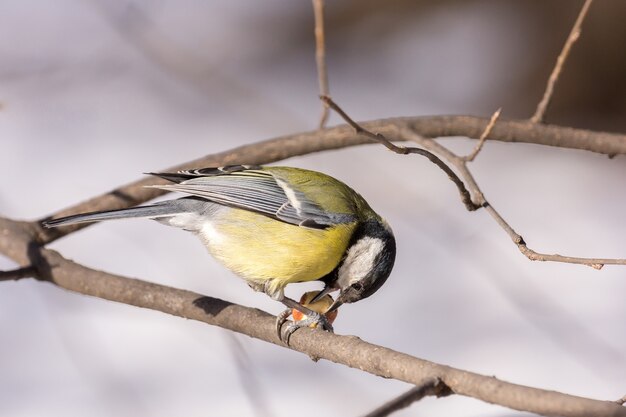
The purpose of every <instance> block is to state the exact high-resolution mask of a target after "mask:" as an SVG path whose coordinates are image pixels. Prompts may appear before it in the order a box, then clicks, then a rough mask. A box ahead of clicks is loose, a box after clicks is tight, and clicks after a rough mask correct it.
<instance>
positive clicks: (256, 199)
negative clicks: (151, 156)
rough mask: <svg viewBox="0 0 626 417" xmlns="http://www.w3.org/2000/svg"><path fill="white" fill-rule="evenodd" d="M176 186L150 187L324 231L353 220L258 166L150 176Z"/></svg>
mask: <svg viewBox="0 0 626 417" xmlns="http://www.w3.org/2000/svg"><path fill="white" fill-rule="evenodd" d="M153 175H157V176H160V177H162V178H165V179H167V180H170V181H174V182H178V184H169V185H154V186H152V187H155V188H160V189H163V190H167V191H176V192H180V193H185V194H190V195H193V196H196V197H201V198H205V199H207V200H209V201H213V202H215V203H218V204H223V205H225V206H230V207H237V208H240V209H244V210H249V211H253V212H256V213H260V214H263V215H266V216H269V217H271V218H274V219H276V220H280V221H283V222H285V223H290V224H294V225H298V226H302V227H309V228H315V229H325V228H327V227H330V226H332V225H335V224H339V223H348V222H350V221H353V220H354V218H353V216H350V215H346V214H338V213H329V212H326V211H325V210H323V209H322V208H321V207H319V205H317V204H316V203H315V202H313V201H311V200H310V199H308V198H307V197H306V196H305V195H304V194H303V193H302V192H300V191H298V190H295V189H293V188H291V187H290V186H289V184H288V183H287V182H286V181H285V180H283V179H280V178H276V177H275V176H274V175H272V173H271V172H269V171H265V170H262V169H261V167H257V166H244V165H238V166H230V167H223V168H205V169H199V170H192V171H180V172H178V173H175V174H169V173H165V174H153Z"/></svg>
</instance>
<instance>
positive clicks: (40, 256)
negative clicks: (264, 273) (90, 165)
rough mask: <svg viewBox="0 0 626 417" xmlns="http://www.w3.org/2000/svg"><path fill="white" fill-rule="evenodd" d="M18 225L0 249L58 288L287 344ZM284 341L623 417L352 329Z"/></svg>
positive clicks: (584, 412)
mask: <svg viewBox="0 0 626 417" xmlns="http://www.w3.org/2000/svg"><path fill="white" fill-rule="evenodd" d="M18 226H19V225H18V224H17V222H14V221H12V220H8V219H2V218H0V230H5V231H7V233H4V234H3V235H2V236H0V253H3V254H5V255H8V256H10V257H11V258H12V259H13V260H14V261H16V262H18V263H26V262H29V260H30V259H31V258H32V257H35V258H37V260H38V263H37V265H39V270H40V272H41V274H42V278H43V279H45V280H47V281H49V282H51V283H53V284H55V285H57V286H59V287H61V288H65V289H67V290H70V291H74V292H77V293H80V294H85V295H91V296H94V297H99V298H102V299H106V300H111V301H116V302H120V303H124V304H128V305H134V306H137V307H142V308H149V309H152V310H157V311H161V312H164V313H167V314H172V315H175V316H178V317H184V318H186V319H192V320H197V321H201V322H204V323H208V324H211V325H216V326H220V327H223V328H225V329H229V330H232V331H235V332H238V333H242V334H246V335H248V336H251V337H254V338H257V339H261V340H265V341H267V342H270V343H273V344H276V345H278V346H281V347H283V348H285V347H287V346H286V345H284V344H283V343H282V342H281V341H280V340H279V339H278V337H277V336H276V332H275V320H276V318H275V317H274V316H272V315H270V314H267V313H265V312H263V311H261V310H258V309H255V308H248V307H243V306H240V305H237V304H233V303H229V302H226V301H223V300H219V299H216V298H211V297H206V296H202V295H200V294H197V293H194V292H191V291H186V290H180V289H176V288H170V287H166V286H163V285H159V284H154V283H150V282H146V281H141V280H138V279H131V278H126V277H122V276H119V275H114V274H109V273H106V272H103V271H97V270H94V269H90V268H87V267H85V266H82V265H80V264H77V263H75V262H72V261H70V260H67V259H65V258H64V257H63V256H61V255H60V254H59V253H58V252H56V251H54V250H51V249H45V248H40V247H36V246H33V244H32V243H33V240H32V239H34V237H35V231H34V229H32V231H31V234H30V236H29V235H28V234H26V233H21V231H22V230H24V228H22V227H18ZM288 348H290V349H292V350H296V351H299V352H302V353H305V354H307V355H308V356H310V357H315V358H319V359H327V360H329V361H332V362H335V363H339V364H343V365H346V366H349V367H352V368H355V369H360V370H363V371H365V372H369V373H371V374H374V375H378V376H382V377H384V378H393V379H397V380H400V381H404V382H407V383H410V384H413V385H420V384H422V383H423V381H424V380H426V379H430V378H438V379H440V380H441V381H442V383H443V384H445V386H446V387H448V388H449V389H450V392H451V393H455V394H458V395H463V396H468V397H473V398H477V399H480V400H482V401H486V402H489V403H492V404H498V405H502V406H504V407H509V408H512V409H515V410H521V411H528V412H532V413H537V414H542V415H545V416H564V417H582V416H594V417H603V416H607V417H608V416H611V417H626V408H624V407H622V406H620V405H618V404H617V403H615V402H613V401H598V400H592V399H589V398H583V397H577V396H573V395H568V394H563V393H559V392H556V391H548V390H543V389H538V388H532V387H527V386H523V385H517V384H512V383H509V382H505V381H502V380H499V379H496V378H494V377H490V376H485V375H480V374H476V373H473V372H468V371H463V370H460V369H456V368H452V367H449V366H444V365H440V364H437V363H434V362H430V361H426V360H424V359H420V358H416V357H413V356H410V355H407V354H404V353H400V352H397V351H394V350H391V349H388V348H385V347H382V346H379V345H374V344H371V343H367V342H365V341H363V340H361V339H359V338H358V337H353V336H341V335H338V334H332V333H328V332H324V331H321V330H318V329H308V328H303V329H300V330H298V331H297V332H296V333H294V334H293V336H292V338H291V344H290V345H289V347H288Z"/></svg>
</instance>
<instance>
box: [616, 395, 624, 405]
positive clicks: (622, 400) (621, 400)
mask: <svg viewBox="0 0 626 417" xmlns="http://www.w3.org/2000/svg"><path fill="white" fill-rule="evenodd" d="M615 402H616V403H618V404H619V405H624V403H626V395H624V396H623V397H622V398H620V399H619V400H617V401H615Z"/></svg>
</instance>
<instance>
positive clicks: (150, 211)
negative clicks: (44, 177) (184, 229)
mask: <svg viewBox="0 0 626 417" xmlns="http://www.w3.org/2000/svg"><path fill="white" fill-rule="evenodd" d="M185 211H186V210H185V208H184V207H182V206H181V205H178V204H171V201H164V202H162V203H156V204H152V205H150V206H140V207H132V208H127V209H119V210H107V211H94V212H92V213H82V214H74V215H72V216H67V217H61V218H59V219H53V220H46V221H44V222H43V223H42V224H43V225H44V226H45V227H47V228H51V227H58V226H68V225H71V224H78V223H89V222H97V221H102V220H114V219H127V218H133V217H148V218H158V217H164V216H172V215H175V214H178V213H181V212H185Z"/></svg>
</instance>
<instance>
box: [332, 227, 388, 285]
mask: <svg viewBox="0 0 626 417" xmlns="http://www.w3.org/2000/svg"><path fill="white" fill-rule="evenodd" d="M384 246H385V244H384V243H383V241H382V240H381V239H378V238H374V237H369V236H367V237H363V238H361V239H359V240H357V242H356V243H355V244H354V245H352V246H350V248H349V249H348V255H347V256H346V259H345V261H344V262H343V264H342V265H341V266H340V267H339V274H338V278H337V284H339V287H340V288H345V287H348V286H350V285H351V284H353V283H355V282H357V281H361V280H362V279H363V278H365V277H366V276H367V274H368V273H369V272H370V271H371V270H372V268H373V267H374V261H375V260H376V257H377V256H378V255H379V254H380V253H381V252H382V250H383V248H384Z"/></svg>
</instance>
